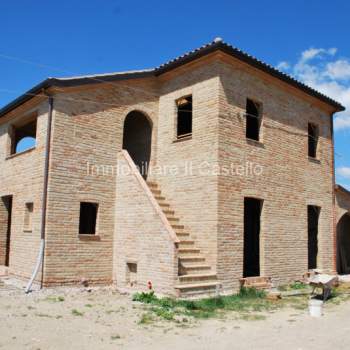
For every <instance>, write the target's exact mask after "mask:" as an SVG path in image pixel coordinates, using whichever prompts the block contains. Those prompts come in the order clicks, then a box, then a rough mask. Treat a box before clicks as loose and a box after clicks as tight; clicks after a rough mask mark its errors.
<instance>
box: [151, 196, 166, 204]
mask: <svg viewBox="0 0 350 350" xmlns="http://www.w3.org/2000/svg"><path fill="white" fill-rule="evenodd" d="M154 198H155V199H156V200H157V201H160V202H163V203H164V201H165V197H164V196H160V195H155V196H154Z"/></svg>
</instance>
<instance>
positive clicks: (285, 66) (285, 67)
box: [277, 61, 290, 70]
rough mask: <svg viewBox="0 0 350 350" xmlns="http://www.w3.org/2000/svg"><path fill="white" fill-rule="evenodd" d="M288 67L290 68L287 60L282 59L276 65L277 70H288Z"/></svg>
mask: <svg viewBox="0 0 350 350" xmlns="http://www.w3.org/2000/svg"><path fill="white" fill-rule="evenodd" d="M289 68H290V64H289V63H288V62H287V61H282V62H280V63H278V65H277V69H279V70H288V69H289Z"/></svg>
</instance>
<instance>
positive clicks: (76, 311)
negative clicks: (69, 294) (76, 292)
mask: <svg viewBox="0 0 350 350" xmlns="http://www.w3.org/2000/svg"><path fill="white" fill-rule="evenodd" d="M72 315H74V316H84V313H83V312H81V311H79V310H77V309H73V310H72Z"/></svg>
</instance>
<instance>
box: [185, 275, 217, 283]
mask: <svg viewBox="0 0 350 350" xmlns="http://www.w3.org/2000/svg"><path fill="white" fill-rule="evenodd" d="M216 280H217V275H216V273H196V274H188V275H182V276H179V282H180V284H184V283H193V282H199V281H201V282H210V281H216Z"/></svg>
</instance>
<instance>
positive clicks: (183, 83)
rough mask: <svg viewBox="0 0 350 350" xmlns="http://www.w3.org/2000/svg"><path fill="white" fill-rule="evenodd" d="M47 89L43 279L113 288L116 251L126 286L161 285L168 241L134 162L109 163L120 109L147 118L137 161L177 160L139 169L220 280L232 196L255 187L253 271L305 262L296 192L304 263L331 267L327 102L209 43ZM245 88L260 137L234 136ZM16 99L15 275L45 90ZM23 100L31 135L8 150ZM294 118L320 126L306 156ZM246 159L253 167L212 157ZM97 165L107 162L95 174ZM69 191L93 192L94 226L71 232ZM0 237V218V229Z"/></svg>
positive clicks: (173, 252) (233, 263) (34, 246)
mask: <svg viewBox="0 0 350 350" xmlns="http://www.w3.org/2000/svg"><path fill="white" fill-rule="evenodd" d="M52 93H53V96H54V113H53V125H52V141H51V155H50V173H49V185H48V209H47V224H46V248H45V260H44V276H43V282H44V285H53V284H62V283H77V282H78V281H80V280H81V279H87V280H89V281H91V282H93V283H111V282H112V281H115V283H116V284H117V286H118V287H120V288H123V289H125V288H127V287H128V285H127V265H126V264H127V263H128V262H129V263H135V262H136V263H137V266H138V270H137V279H138V286H139V287H140V288H142V289H145V288H146V287H147V282H148V281H152V282H153V284H154V288H155V289H156V291H157V292H159V293H162V294H175V289H174V286H175V285H176V279H177V250H178V246H177V244H175V242H174V241H173V240H172V239H171V237H170V236H169V235H168V233H169V232H168V230H167V228H166V225H165V224H164V222H163V221H162V220H161V219H160V217H159V215H157V212H156V211H155V209H154V207H152V205H151V203H150V202H149V199H148V198H147V194H146V193H145V192H144V189H142V186H141V187H140V183H138V182H137V179H136V178H135V176H134V175H128V176H116V175H115V174H111V173H110V171H111V167H116V166H117V165H118V164H119V165H121V164H124V163H125V159H124V158H123V157H122V156H121V153H120V151H121V149H122V141H123V123H124V119H125V117H126V116H127V114H128V113H129V112H130V111H133V110H137V111H141V112H143V113H144V114H145V115H147V118H148V119H149V120H150V122H151V124H152V153H151V165H152V166H153V167H156V166H158V167H163V169H164V167H165V168H166V167H172V166H177V171H178V173H177V174H175V175H174V174H169V173H159V172H154V173H151V174H150V176H149V179H150V180H152V181H156V182H157V183H158V184H159V185H160V187H161V189H162V191H163V192H164V195H165V196H166V197H167V199H168V200H169V203H171V206H172V207H173V208H174V210H175V212H176V214H177V215H178V216H179V217H180V219H181V223H182V224H184V226H185V228H186V229H187V230H188V231H189V232H190V233H191V238H193V240H194V241H195V242H196V247H198V248H199V249H200V250H201V252H202V254H203V255H204V256H205V258H206V261H207V262H208V263H209V264H210V266H211V268H212V271H214V272H216V273H217V277H218V280H219V282H220V283H221V285H222V288H223V290H224V292H226V293H230V292H232V291H235V290H237V288H238V286H239V279H240V278H241V277H242V266H243V203H244V197H254V198H259V199H262V200H263V201H264V204H263V210H262V227H261V239H260V244H261V257H260V264H261V275H262V276H269V277H272V280H273V281H274V282H277V283H284V282H287V281H288V280H291V279H294V278H299V277H300V276H301V275H302V274H303V273H304V272H305V271H306V270H307V254H308V252H307V205H317V206H319V207H321V214H320V223H319V255H318V267H320V268H324V269H331V270H333V269H334V254H335V252H334V245H333V237H334V210H333V209H334V208H333V182H334V169H333V144H332V134H331V114H332V112H334V110H333V109H332V107H330V106H329V105H327V104H326V103H324V102H321V101H319V100H317V99H316V98H314V97H310V96H309V95H306V94H305V93H303V92H301V91H299V90H297V89H296V88H295V87H290V86H288V85H287V84H286V83H284V82H281V81H277V79H275V78H273V77H271V76H269V75H268V74H266V73H262V72H260V71H258V70H257V69H255V68H252V67H250V66H248V65H247V64H244V63H242V62H239V61H238V60H236V59H233V58H231V57H229V56H227V55H225V54H223V53H219V54H211V55H208V56H207V57H203V58H200V59H198V60H197V61H195V62H192V63H189V64H187V65H184V66H181V67H179V68H176V69H174V70H173V71H170V72H168V73H165V74H163V75H160V76H159V77H153V78H143V79H133V80H125V81H120V82H113V83H105V84H93V81H92V84H90V85H86V86H84V87H77V88H67V89H65V90H64V91H62V90H61V91H59V92H58V91H52ZM186 95H192V98H193V133H192V137H191V138H189V139H184V140H181V141H179V140H177V139H176V104H175V101H176V100H177V99H178V98H180V97H182V96H186ZM247 98H252V99H254V100H256V101H259V102H260V103H262V105H263V119H262V126H261V135H262V139H261V141H260V142H254V141H247V139H246V137H245V120H246V119H245V116H244V111H245V103H246V99H247ZM33 103H34V102H31V104H33ZM27 105H29V103H26V104H24V105H23V106H22V107H21V108H19V109H17V110H15V111H13V112H12V114H10V115H9V116H8V118H7V119H6V118H5V119H3V120H4V121H3V122H1V121H0V169H1V173H0V196H1V197H2V196H5V195H9V194H11V195H13V198H14V206H13V220H12V221H13V223H12V234H11V256H10V270H11V272H13V273H14V274H16V275H19V276H23V277H29V275H30V273H31V272H32V269H33V267H34V263H35V259H36V255H37V253H38V248H39V241H40V215H41V195H42V191H43V173H44V169H43V167H44V145H45V135H46V125H47V110H48V104H47V102H46V101H37V103H36V105H34V106H33V105H30V106H27ZM29 108H32V109H33V110H35V111H36V112H37V113H38V131H37V136H38V137H37V147H36V148H35V149H33V150H31V151H28V152H26V153H24V154H19V155H16V156H13V157H10V159H8V157H7V153H6V152H7V150H8V142H9V141H8V138H9V136H8V133H7V130H8V127H9V124H10V123H12V119H11V118H16V117H21V116H23V115H25V114H26V113H27V110H28V109H29ZM308 122H312V123H315V124H317V125H318V126H319V130H320V138H319V147H318V157H317V158H318V160H316V161H315V160H310V159H309V158H308V155H307V127H308ZM247 164H248V165H247ZM249 164H253V165H259V166H260V167H261V169H262V174H261V175H259V176H257V175H251V174H248V175H237V174H236V175H232V174H229V175H228V174H222V173H220V172H218V171H215V169H218V168H220V167H223V166H226V167H227V168H229V169H231V168H232V167H234V168H237V167H240V166H243V168H244V169H246V167H247V166H248V167H249ZM101 166H105V167H108V168H104V171H105V174H103V168H101ZM97 167H98V168H97ZM186 167H190V170H189V169H188V168H187V172H186V169H185V168H186ZM213 169H214V170H213ZM211 170H213V171H211ZM106 172H107V174H106ZM28 201H30V202H34V217H33V218H34V224H33V230H32V232H23V216H24V207H25V203H26V202H28ZM80 202H93V203H98V204H99V211H98V223H97V225H98V226H97V237H86V236H84V237H83V236H81V235H79V230H78V229H79V208H80ZM1 213H2V208H0V216H1ZM1 220H3V218H0V222H1ZM3 237H4V233H3V230H2V229H1V231H0V240H1V242H3ZM2 254H3V253H2V250H0V259H3V257H2V256H3V255H2ZM40 278H41V277H40V276H39V277H38V279H40Z"/></svg>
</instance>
